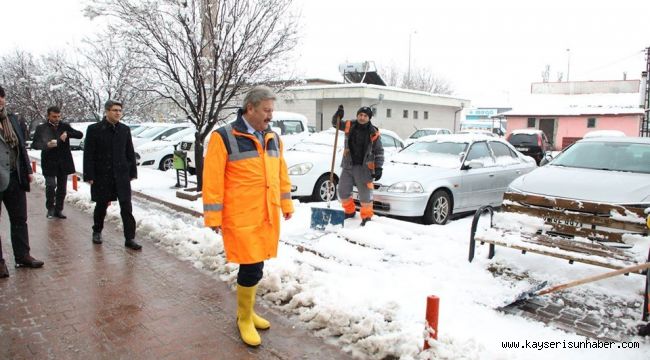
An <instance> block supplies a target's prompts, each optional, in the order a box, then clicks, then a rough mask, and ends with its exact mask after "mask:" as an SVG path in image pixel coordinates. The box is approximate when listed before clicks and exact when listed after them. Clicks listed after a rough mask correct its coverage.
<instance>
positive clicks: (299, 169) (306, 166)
mask: <svg viewBox="0 0 650 360" xmlns="http://www.w3.org/2000/svg"><path fill="white" fill-rule="evenodd" d="M313 166H314V165H313V164H312V163H300V164H296V165H294V166H292V167H290V168H289V175H305V174H306V173H308V172H309V170H311V168H312V167H313Z"/></svg>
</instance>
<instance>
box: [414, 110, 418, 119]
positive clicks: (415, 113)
mask: <svg viewBox="0 0 650 360" xmlns="http://www.w3.org/2000/svg"><path fill="white" fill-rule="evenodd" d="M413 118H414V119H417V118H418V111H417V110H413Z"/></svg>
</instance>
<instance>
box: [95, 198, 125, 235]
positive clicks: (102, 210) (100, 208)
mask: <svg viewBox="0 0 650 360" xmlns="http://www.w3.org/2000/svg"><path fill="white" fill-rule="evenodd" d="M119 202H120V215H121V216H122V226H123V227H124V239H125V240H133V239H135V218H134V217H133V206H132V205H131V198H128V199H124V200H119ZM108 204H110V201H106V202H97V203H95V211H94V212H93V222H94V224H93V232H99V233H100V232H102V230H103V229H104V218H105V217H106V209H108Z"/></svg>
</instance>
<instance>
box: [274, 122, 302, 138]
mask: <svg viewBox="0 0 650 360" xmlns="http://www.w3.org/2000/svg"><path fill="white" fill-rule="evenodd" d="M271 126H273V127H276V128H279V129H280V135H290V134H299V133H302V132H304V131H305V129H304V128H303V127H302V122H301V121H300V120H273V121H271Z"/></svg>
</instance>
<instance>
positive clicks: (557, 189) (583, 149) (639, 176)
mask: <svg viewBox="0 0 650 360" xmlns="http://www.w3.org/2000/svg"><path fill="white" fill-rule="evenodd" d="M508 191H509V192H516V193H523V194H535V195H543V196H550V197H554V198H562V199H570V200H585V201H590V202H599V203H607V204H618V205H627V206H634V207H640V208H643V209H646V208H649V207H650V138H639V137H595V138H588V139H582V140H579V141H577V142H575V143H574V144H572V145H571V146H570V147H568V148H566V149H564V151H563V152H561V153H560V154H559V155H558V156H557V157H555V158H554V159H553V160H551V161H550V162H549V163H548V164H547V165H546V166H543V167H540V168H537V169H535V170H534V171H532V172H530V173H528V174H526V175H524V176H522V177H520V178H518V179H516V180H515V181H513V182H512V183H511V184H510V187H509V189H508Z"/></svg>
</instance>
